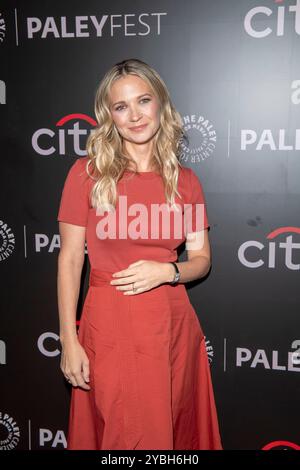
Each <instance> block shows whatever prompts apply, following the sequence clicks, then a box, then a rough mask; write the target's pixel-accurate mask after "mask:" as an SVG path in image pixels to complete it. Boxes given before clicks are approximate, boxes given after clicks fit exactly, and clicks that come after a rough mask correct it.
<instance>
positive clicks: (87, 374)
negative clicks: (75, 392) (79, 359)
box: [82, 362, 90, 382]
mask: <svg viewBox="0 0 300 470" xmlns="http://www.w3.org/2000/svg"><path fill="white" fill-rule="evenodd" d="M82 375H83V379H84V381H85V382H89V381H90V367H89V363H88V362H84V363H83V364H82Z"/></svg>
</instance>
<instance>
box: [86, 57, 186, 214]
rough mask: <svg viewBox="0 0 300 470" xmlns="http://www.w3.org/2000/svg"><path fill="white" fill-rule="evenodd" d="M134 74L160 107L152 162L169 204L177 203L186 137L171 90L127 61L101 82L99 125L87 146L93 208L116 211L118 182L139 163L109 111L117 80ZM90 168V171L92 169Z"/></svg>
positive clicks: (97, 106)
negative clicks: (126, 144) (110, 97)
mask: <svg viewBox="0 0 300 470" xmlns="http://www.w3.org/2000/svg"><path fill="white" fill-rule="evenodd" d="M129 74H133V75H137V76H138V77H140V78H142V79H143V80H145V81H146V82H147V83H148V84H149V85H150V87H151V89H152V90H153V92H154V93H155V95H156V96H157V98H158V100H159V103H160V127H159V129H158V132H157V133H156V135H155V136H154V145H153V149H154V155H153V159H152V161H151V162H150V164H151V165H153V167H155V169H156V170H157V171H158V173H159V174H160V175H161V176H162V178H163V182H164V188H165V197H166V201H167V203H170V204H171V205H173V204H174V202H175V193H176V194H177V195H178V196H179V197H180V198H181V195H180V194H179V193H178V190H177V186H178V175H179V166H181V164H180V161H179V156H180V154H179V152H180V144H181V141H182V139H183V138H184V137H185V136H184V130H183V124H182V120H181V117H180V114H179V113H178V112H177V111H176V109H175V108H174V106H173V104H172V102H171V99H170V96H169V92H168V89H167V87H166V85H165V83H164V81H163V80H162V78H161V77H160V76H159V75H158V73H157V72H156V71H155V70H154V69H153V68H152V67H150V66H149V65H148V64H146V63H145V62H142V61H141V60H139V59H128V60H124V61H123V62H120V63H117V64H115V65H114V66H113V67H112V68H111V69H110V70H108V71H107V72H106V74H105V75H104V77H103V79H102V80H101V82H100V84H99V86H98V88H97V91H96V96H95V106H94V111H95V116H96V119H97V122H98V125H97V127H96V128H95V129H93V130H92V131H91V133H90V134H89V136H88V139H87V143H86V150H87V155H88V161H87V165H86V172H87V174H88V175H89V176H90V177H91V178H93V179H94V180H95V184H94V186H93V189H92V190H91V194H90V201H91V205H92V207H94V208H102V209H103V208H107V210H109V208H110V207H114V208H115V207H116V201H117V182H118V181H119V179H120V178H122V176H123V173H124V171H125V170H126V169H127V168H128V166H129V164H130V163H131V164H132V165H130V168H132V166H133V167H134V168H135V171H137V166H136V162H135V161H134V160H133V159H132V158H131V157H130V156H128V155H126V154H125V153H124V151H123V144H122V137H121V136H120V134H119V132H118V130H117V128H116V127H115V125H114V122H113V119H112V116H111V113H110V109H109V92H110V88H111V86H112V84H113V82H114V81H115V80H117V79H118V78H120V77H123V76H126V75H129ZM90 167H91V168H90Z"/></svg>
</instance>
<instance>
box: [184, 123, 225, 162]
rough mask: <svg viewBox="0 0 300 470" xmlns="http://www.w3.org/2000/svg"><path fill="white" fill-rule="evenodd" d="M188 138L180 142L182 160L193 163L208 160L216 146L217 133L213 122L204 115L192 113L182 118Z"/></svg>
mask: <svg viewBox="0 0 300 470" xmlns="http://www.w3.org/2000/svg"><path fill="white" fill-rule="evenodd" d="M182 121H183V128H184V131H185V135H186V138H187V139H182V140H181V143H180V149H181V153H180V160H184V161H190V162H191V163H195V162H201V161H203V160H206V159H207V158H208V157H209V156H210V155H211V154H212V153H213V152H214V150H215V148H216V140H217V135H216V131H215V129H214V128H213V125H212V123H211V122H210V121H209V120H208V119H205V117H204V116H199V115H196V114H191V115H187V116H184V117H183V118H182Z"/></svg>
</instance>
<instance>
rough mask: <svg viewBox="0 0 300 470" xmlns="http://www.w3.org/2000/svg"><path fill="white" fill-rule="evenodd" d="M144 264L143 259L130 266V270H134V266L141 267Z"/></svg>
mask: <svg viewBox="0 0 300 470" xmlns="http://www.w3.org/2000/svg"><path fill="white" fill-rule="evenodd" d="M142 263H144V260H143V259H141V260H139V261H136V262H135V263H132V264H130V265H129V266H128V267H129V268H132V267H134V266H139V265H140V264H142Z"/></svg>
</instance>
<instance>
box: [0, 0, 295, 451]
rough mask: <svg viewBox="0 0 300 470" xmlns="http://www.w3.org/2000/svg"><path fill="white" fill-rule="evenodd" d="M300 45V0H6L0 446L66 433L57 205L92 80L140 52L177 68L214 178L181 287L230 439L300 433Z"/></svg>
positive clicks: (195, 157) (182, 106) (188, 120)
mask: <svg viewBox="0 0 300 470" xmlns="http://www.w3.org/2000/svg"><path fill="white" fill-rule="evenodd" d="M299 45H300V2H299V1H298V2H296V0H291V1H271V0H262V1H252V0H243V1H240V0H227V1H226V2H225V1H223V0H218V1H214V2H210V1H208V0H197V1H196V0H193V1H192V0H188V1H185V2H182V1H180V0H176V1H171V0H159V1H157V0H152V2H151V4H150V3H149V2H146V1H145V0H140V1H119V0H118V1H117V0H116V1H114V2H109V1H104V0H103V1H101V2H98V1H95V0H87V1H85V2H82V1H77V0H76V1H74V0H73V1H67V0H62V1H60V2H55V1H48V0H44V1H43V2H39V1H33V0H28V1H26V2H22V1H16V0H11V1H2V2H1V6H0V54H1V56H0V57H1V72H0V102H1V106H0V112H1V130H0V139H1V185H0V191H1V212H0V260H1V264H0V267H1V320H0V321H1V330H0V372H1V392H0V393H1V401H0V448H2V449H5V448H11V449H53V450H55V449H57V450H58V449H64V447H65V446H66V430H67V418H68V406H69V399H70V389H69V387H68V385H67V384H66V383H65V381H64V378H63V376H62V374H61V372H60V369H59V362H60V344H59V340H58V313H57V298H56V269H57V255H58V252H59V235H58V224H57V222H56V216H57V211H58V205H59V200H60V196H61V191H62V187H63V183H64V180H65V177H66V174H67V171H68V169H69V168H70V166H71V165H72V163H73V162H74V161H75V159H76V158H78V157H81V156H83V155H85V141H86V137H87V135H88V133H89V131H90V130H91V129H92V128H93V125H94V123H95V116H94V113H93V106H94V95H95V91H96V87H97V85H98V83H99V81H100V80H101V78H102V76H103V74H104V72H105V71H106V70H107V69H108V68H109V67H111V66H112V65H113V64H114V63H116V62H118V61H120V60H123V59H125V58H130V57H136V58H140V59H142V60H144V61H146V62H147V63H149V64H150V65H152V66H153V67H154V68H155V69H157V70H158V72H159V73H160V74H161V76H162V77H163V79H164V80H165V81H166V83H167V86H168V88H169V91H170V94H171V97H172V100H173V102H174V104H175V106H176V107H177V109H178V111H179V112H180V114H181V116H182V118H183V120H184V122H185V125H186V130H187V134H188V136H189V139H190V145H189V148H187V149H185V152H184V155H183V163H184V164H185V165H186V166H190V167H192V168H193V169H194V170H195V171H196V173H197V174H198V176H199V178H200V180H201V182H202V185H203V188H204V191H205V195H206V200H207V209H208V216H209V221H210V224H211V229H210V240H211V245H212V256H213V266H212V270H211V272H210V274H209V275H208V276H207V278H206V279H205V280H203V281H201V282H194V283H191V284H189V285H188V286H187V287H188V294H189V296H190V298H191V301H192V303H193V305H194V307H195V310H196V312H197V314H198V316H199V319H200V322H201V324H202V327H203V329H204V332H205V335H206V341H207V350H208V353H209V358H210V361H211V371H212V377H213V383H214V389H215V395H216V402H217V406H218V412H219V419H220V427H221V434H222V438H223V444H224V447H225V448H226V449H262V448H264V447H265V446H267V448H280V446H281V447H283V448H292V446H294V447H296V448H297V445H298V444H299V445H300V436H299V407H298V404H297V403H298V397H299V392H300V385H299V384H300V382H299V378H300V376H299V371H300V360H299V356H298V348H299V346H300V339H299V338H300V331H299V270H300V264H299V263H300V254H299V253H300V252H299V248H300V235H299V234H300V225H299V214H300V211H299V202H300V197H299V191H300V158H299V150H300V128H299V125H298V122H299V117H300V61H299V50H300V49H299ZM297 126H298V127H297ZM184 259H185V253H184V252H182V253H180V260H184ZM88 271H89V266H88V260H87V261H86V265H85V269H84V275H83V285H82V293H81V297H80V304H79V309H78V317H79V316H80V311H81V310H80V309H81V307H82V303H83V300H84V295H85V292H86V288H87V276H88ZM283 441H287V442H283Z"/></svg>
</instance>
